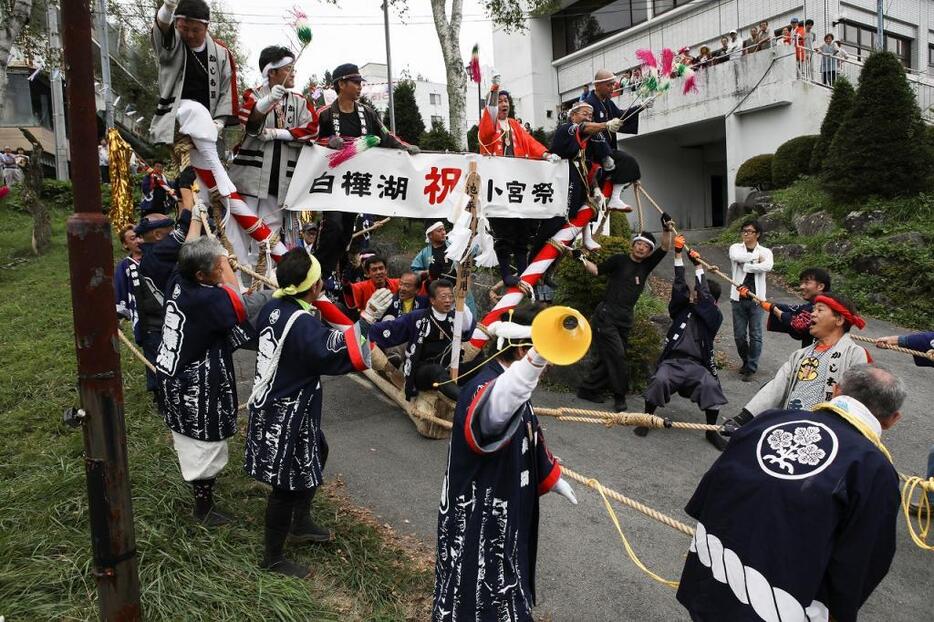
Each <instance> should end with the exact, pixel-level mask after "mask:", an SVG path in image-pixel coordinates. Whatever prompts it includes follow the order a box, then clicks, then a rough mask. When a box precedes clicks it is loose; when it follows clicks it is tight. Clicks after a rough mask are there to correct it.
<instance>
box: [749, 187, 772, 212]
mask: <svg viewBox="0 0 934 622" xmlns="http://www.w3.org/2000/svg"><path fill="white" fill-rule="evenodd" d="M743 204H744V205H745V206H746V212H747V213H750V212H756V213H757V214H765V213H766V212H768V211H770V209H771V208H774V207H775V204H774V203H772V195H771V194H769V193H768V192H763V191H761V190H754V191H752V192H750V193H749V194H748V195H746V200H745V201H743ZM766 206H768V207H766Z"/></svg>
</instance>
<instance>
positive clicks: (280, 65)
mask: <svg viewBox="0 0 934 622" xmlns="http://www.w3.org/2000/svg"><path fill="white" fill-rule="evenodd" d="M294 62H295V58H293V57H291V56H283V57H282V58H281V59H279V60H277V61H275V62H274V63H267V64H266V66H265V67H263V77H264V78H268V77H269V72H270V71H272V70H273V69H282V68H283V67H285V66H286V65H288V64H290V63H294Z"/></svg>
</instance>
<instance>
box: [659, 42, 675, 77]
mask: <svg viewBox="0 0 934 622" xmlns="http://www.w3.org/2000/svg"><path fill="white" fill-rule="evenodd" d="M674 66H675V51H674V50H672V49H671V48H665V49H664V50H662V66H661V69H660V70H659V73H661V74H662V75H663V76H670V75H671V71H672V69H673V68H674Z"/></svg>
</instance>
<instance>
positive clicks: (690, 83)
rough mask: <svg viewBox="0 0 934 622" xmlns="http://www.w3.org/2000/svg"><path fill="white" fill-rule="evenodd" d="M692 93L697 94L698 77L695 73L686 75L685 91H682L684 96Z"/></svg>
mask: <svg viewBox="0 0 934 622" xmlns="http://www.w3.org/2000/svg"><path fill="white" fill-rule="evenodd" d="M691 92H694V93H696V92H697V76H695V75H694V72H693V71H692V72H691V73H690V74H689V75H685V77H684V90H683V91H682V93H683V94H684V95H687V94H688V93H691Z"/></svg>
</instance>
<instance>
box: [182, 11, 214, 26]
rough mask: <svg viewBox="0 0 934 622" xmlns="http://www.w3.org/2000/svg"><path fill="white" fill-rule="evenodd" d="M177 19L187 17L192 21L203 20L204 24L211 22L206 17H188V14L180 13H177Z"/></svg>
mask: <svg viewBox="0 0 934 622" xmlns="http://www.w3.org/2000/svg"><path fill="white" fill-rule="evenodd" d="M175 19H187V20H188V21H191V22H201V23H202V24H210V23H211V22H209V21H208V20H206V19H201V18H200V17H188V16H187V15H179V14H178V13H176V14H175Z"/></svg>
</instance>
